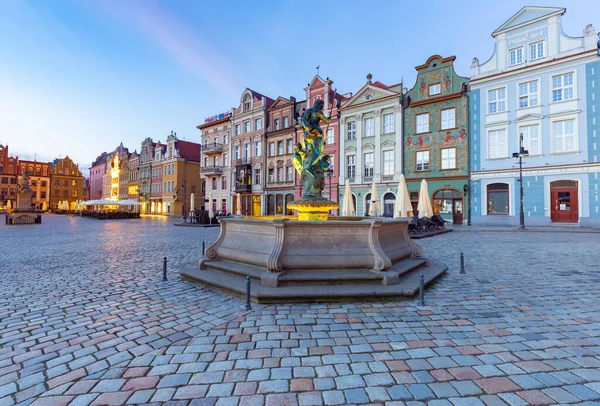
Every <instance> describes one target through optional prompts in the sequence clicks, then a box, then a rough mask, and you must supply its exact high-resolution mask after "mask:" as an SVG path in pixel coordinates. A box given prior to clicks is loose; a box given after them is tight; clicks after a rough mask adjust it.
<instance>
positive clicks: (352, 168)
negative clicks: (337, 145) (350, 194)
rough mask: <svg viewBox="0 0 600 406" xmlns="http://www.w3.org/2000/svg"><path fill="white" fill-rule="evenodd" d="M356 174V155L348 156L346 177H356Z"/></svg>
mask: <svg viewBox="0 0 600 406" xmlns="http://www.w3.org/2000/svg"><path fill="white" fill-rule="evenodd" d="M354 176H356V155H348V156H346V177H347V178H354Z"/></svg>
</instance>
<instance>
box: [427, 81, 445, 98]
mask: <svg viewBox="0 0 600 406" xmlns="http://www.w3.org/2000/svg"><path fill="white" fill-rule="evenodd" d="M440 93H442V85H441V83H435V84H433V85H429V95H430V96H435V95H436V94H440Z"/></svg>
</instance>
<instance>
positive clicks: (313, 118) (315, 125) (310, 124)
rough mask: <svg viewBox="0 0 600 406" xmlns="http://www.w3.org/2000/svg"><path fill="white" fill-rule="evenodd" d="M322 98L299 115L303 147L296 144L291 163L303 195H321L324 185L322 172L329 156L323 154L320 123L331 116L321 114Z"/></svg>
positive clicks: (323, 146)
mask: <svg viewBox="0 0 600 406" xmlns="http://www.w3.org/2000/svg"><path fill="white" fill-rule="evenodd" d="M323 106H324V103H323V100H320V99H317V100H315V103H314V105H313V107H311V108H309V109H308V110H306V111H305V112H304V114H302V116H301V117H300V123H301V125H302V130H303V131H304V148H302V145H301V144H299V143H298V144H296V146H295V152H294V158H293V163H294V167H295V168H296V170H297V171H298V173H299V174H300V182H301V183H302V184H303V185H304V196H321V192H322V190H323V187H324V186H325V177H324V173H325V171H327V169H329V165H330V162H329V160H330V157H329V155H323V150H324V148H325V143H324V140H323V131H322V130H321V127H320V123H321V122H324V123H325V124H329V121H330V120H331V117H325V115H324V114H323Z"/></svg>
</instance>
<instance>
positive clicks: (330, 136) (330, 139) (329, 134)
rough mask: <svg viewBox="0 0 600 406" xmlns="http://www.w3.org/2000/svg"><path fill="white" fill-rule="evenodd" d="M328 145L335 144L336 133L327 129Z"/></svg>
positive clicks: (331, 129)
mask: <svg viewBox="0 0 600 406" xmlns="http://www.w3.org/2000/svg"><path fill="white" fill-rule="evenodd" d="M326 144H327V145H333V144H335V138H334V131H333V128H328V129H327V143H326Z"/></svg>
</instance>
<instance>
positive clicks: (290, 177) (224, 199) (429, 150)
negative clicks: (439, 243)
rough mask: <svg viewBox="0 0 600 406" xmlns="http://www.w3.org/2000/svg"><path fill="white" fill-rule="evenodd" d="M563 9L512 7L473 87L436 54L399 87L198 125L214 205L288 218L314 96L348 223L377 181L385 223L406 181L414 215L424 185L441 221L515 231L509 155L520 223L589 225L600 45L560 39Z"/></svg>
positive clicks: (254, 102) (594, 203) (598, 123)
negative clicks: (326, 119)
mask: <svg viewBox="0 0 600 406" xmlns="http://www.w3.org/2000/svg"><path fill="white" fill-rule="evenodd" d="M565 11H566V9H564V8H553V7H524V8H522V9H521V10H520V11H518V12H517V13H516V14H515V15H514V16H512V17H511V18H510V19H509V20H508V21H506V22H505V23H504V24H502V25H501V26H500V28H498V29H497V30H496V31H494V32H493V33H492V37H493V38H495V40H496V46H495V50H494V53H493V55H492V57H491V58H490V59H489V60H488V61H487V62H484V63H482V64H480V63H479V62H478V60H477V58H475V59H474V60H473V64H472V68H471V77H470V78H467V77H461V76H459V75H457V74H456V72H455V71H454V60H455V57H441V56H438V55H434V56H432V57H430V58H429V59H428V60H427V61H426V62H425V63H424V64H422V65H419V66H417V67H416V70H417V78H416V81H415V84H414V85H413V87H412V88H410V89H408V88H406V87H404V84H403V83H398V84H394V85H385V84H383V83H381V82H379V81H375V82H373V81H372V76H371V75H370V74H369V75H368V76H367V82H366V84H365V85H364V86H363V87H362V88H361V89H359V90H358V91H357V92H356V93H354V94H352V93H338V92H337V91H336V90H335V89H334V88H333V81H331V80H330V79H329V78H327V79H322V78H321V77H319V76H318V75H317V76H315V77H314V78H313V80H312V81H311V82H310V83H309V84H308V86H307V87H306V88H305V89H304V90H305V96H306V97H305V100H302V101H297V100H296V99H295V98H294V97H290V98H284V97H278V98H276V99H273V98H269V97H267V96H265V95H262V94H260V93H258V92H256V91H254V90H251V89H245V90H244V92H242V95H241V97H240V104H239V106H238V107H236V108H233V109H231V111H230V112H226V113H222V114H218V115H215V116H211V117H208V118H207V119H206V120H205V122H204V123H203V124H201V125H199V126H198V127H197V128H198V129H200V130H201V144H202V152H201V155H202V157H201V169H200V170H201V175H202V178H203V179H204V180H205V182H206V192H207V193H208V192H212V197H213V201H212V202H211V204H212V205H213V208H215V209H224V210H228V211H231V212H234V213H241V214H243V215H255V216H260V215H280V214H292V212H291V210H289V209H288V208H287V206H288V204H289V203H290V202H291V201H293V200H295V199H297V198H299V197H300V195H301V187H300V184H299V177H298V175H297V174H296V173H295V170H294V169H293V166H292V155H293V152H294V144H295V143H297V142H302V141H303V135H302V131H301V128H300V126H299V123H298V117H299V116H300V115H301V114H302V112H303V111H304V109H306V108H308V107H311V106H312V105H313V104H314V101H315V100H316V99H322V100H323V101H324V103H325V115H327V116H331V117H332V118H333V120H332V121H331V123H329V125H323V126H322V129H323V132H324V134H325V135H324V136H325V138H326V147H325V148H326V152H325V153H327V154H329V155H330V156H331V157H332V159H331V162H332V165H331V168H330V171H329V173H328V178H327V181H326V185H325V189H324V191H323V192H324V193H323V194H324V195H325V196H327V197H329V198H331V199H332V200H334V201H338V202H341V201H342V199H343V191H344V188H343V185H344V183H345V181H346V179H348V180H349V181H350V184H351V187H352V200H353V202H354V206H355V209H356V213H357V214H358V215H366V214H367V213H368V212H369V205H370V204H372V203H373V199H372V197H371V185H372V184H373V183H374V184H375V185H376V189H377V195H378V198H379V208H380V209H379V213H378V214H379V215H384V216H391V215H392V213H393V205H394V201H395V197H396V196H395V194H396V189H397V184H398V181H399V178H400V175H401V174H403V175H404V176H405V178H406V180H407V184H408V189H409V194H410V197H411V200H412V203H413V207H414V209H415V210H416V208H417V205H418V195H419V193H418V191H419V187H420V183H421V180H423V179H426V180H427V181H428V185H429V191H430V194H431V196H430V199H431V200H432V202H433V206H434V211H435V212H436V213H439V214H441V215H442V216H443V217H444V218H445V219H446V220H448V221H451V222H453V223H459V224H460V223H472V224H504V225H509V224H518V223H519V218H518V215H519V210H518V207H519V204H518V202H519V200H520V195H519V192H518V191H519V189H520V188H519V184H518V179H519V165H518V159H515V158H513V154H514V153H517V154H520V155H521V157H522V158H524V160H525V162H524V164H523V165H524V168H525V169H524V173H523V190H524V196H523V201H524V212H525V217H526V218H527V221H528V223H529V224H540V225H545V224H550V223H554V222H571V223H580V224H598V223H600V212H599V207H600V203H599V202H598V197H599V196H598V193H599V192H598V186H599V184H600V179H599V178H598V174H599V172H600V163H599V162H598V147H599V145H600V143H599V142H598V141H600V138H597V133H600V131H598V130H599V127H600V116H599V114H600V112H598V111H596V106H597V104H598V102H597V99H596V98H597V97H600V93H599V92H600V58H599V55H598V53H599V52H600V51H599V49H600V44H597V43H596V32H595V29H594V28H593V26H591V25H588V26H587V27H586V28H585V30H584V35H583V36H582V37H569V36H567V35H565V34H564V33H563V31H562V28H561V17H562V16H563V15H564V13H565ZM521 134H522V136H521ZM521 138H522V139H523V141H522V143H523V144H522V146H523V148H522V149H520V144H519V142H520V141H519V140H520V139H521ZM525 151H527V153H528V156H525V155H526V154H525ZM334 214H335V211H334Z"/></svg>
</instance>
